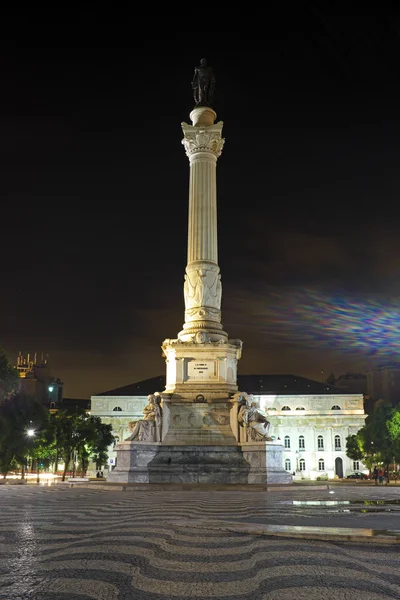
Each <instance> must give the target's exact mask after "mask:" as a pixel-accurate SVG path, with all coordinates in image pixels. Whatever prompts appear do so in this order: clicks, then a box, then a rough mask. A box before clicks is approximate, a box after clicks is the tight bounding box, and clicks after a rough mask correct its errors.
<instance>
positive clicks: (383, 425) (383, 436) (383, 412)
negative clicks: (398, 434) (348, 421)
mask: <svg viewBox="0 0 400 600" xmlns="http://www.w3.org/2000/svg"><path fill="white" fill-rule="evenodd" d="M394 413H395V409H394V408H393V407H392V405H391V404H390V403H389V402H385V401H384V400H379V401H378V402H376V403H375V406H374V409H373V411H372V413H371V414H370V415H368V417H367V418H366V420H365V425H364V427H362V428H361V429H360V431H359V432H358V434H357V435H358V436H359V437H360V439H361V443H362V446H363V448H364V451H365V454H366V455H367V457H368V459H369V461H370V463H371V466H372V464H376V463H378V464H381V465H384V466H385V467H386V470H387V472H388V475H389V465H390V463H392V462H393V458H394V456H395V455H396V447H397V444H398V441H395V440H394V438H393V436H392V435H391V434H390V431H389V423H390V422H392V430H393V432H395V431H396V420H394V421H392V419H393V417H394Z"/></svg>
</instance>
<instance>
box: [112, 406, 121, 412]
mask: <svg viewBox="0 0 400 600" xmlns="http://www.w3.org/2000/svg"><path fill="white" fill-rule="evenodd" d="M113 410H121V411H122V408H121V407H120V406H116V407H115V408H113Z"/></svg>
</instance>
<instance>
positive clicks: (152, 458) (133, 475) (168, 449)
mask: <svg viewBox="0 0 400 600" xmlns="http://www.w3.org/2000/svg"><path fill="white" fill-rule="evenodd" d="M115 450H116V452H117V466H116V467H115V469H114V470H113V471H111V473H109V475H108V477H107V481H111V482H114V483H219V484H224V483H242V484H243V483H247V480H248V473H249V470H250V465H249V464H248V463H247V462H246V460H245V459H244V458H243V455H242V452H241V450H240V448H239V447H238V446H189V445H187V446H183V445H180V446H163V445H161V444H160V443H146V442H140V443H138V442H120V443H119V444H117V445H116V447H115Z"/></svg>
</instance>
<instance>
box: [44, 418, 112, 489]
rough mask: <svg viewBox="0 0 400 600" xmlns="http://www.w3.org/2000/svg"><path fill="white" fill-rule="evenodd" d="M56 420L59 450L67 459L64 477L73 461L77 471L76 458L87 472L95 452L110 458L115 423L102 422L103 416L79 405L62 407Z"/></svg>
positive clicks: (103, 458)
mask: <svg viewBox="0 0 400 600" xmlns="http://www.w3.org/2000/svg"><path fill="white" fill-rule="evenodd" d="M53 421H54V428H55V432H56V449H57V453H58V456H61V457H62V458H63V460H64V472H63V481H65V477H66V473H67V471H68V466H69V464H70V463H71V461H72V462H73V475H75V463H76V461H79V464H80V466H81V472H82V475H84V474H85V473H86V470H87V467H88V464H89V458H90V456H91V455H92V454H95V460H97V459H99V458H101V460H104V461H105V460H107V454H106V450H107V448H108V446H109V445H110V444H112V443H113V441H114V436H113V435H112V433H111V429H112V428H111V425H106V424H104V423H102V422H101V419H100V417H97V416H94V415H89V414H88V413H87V412H86V411H85V410H84V409H83V408H80V407H76V408H73V409H71V408H70V409H66V410H64V411H59V412H58V413H56V414H55V415H54V417H53ZM57 462H58V459H57Z"/></svg>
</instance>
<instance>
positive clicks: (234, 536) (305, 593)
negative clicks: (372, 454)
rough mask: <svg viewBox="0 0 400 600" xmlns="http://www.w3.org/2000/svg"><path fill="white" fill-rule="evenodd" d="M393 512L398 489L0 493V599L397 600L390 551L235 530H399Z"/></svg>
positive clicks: (399, 509) (393, 550) (398, 547)
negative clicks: (267, 526) (273, 527)
mask: <svg viewBox="0 0 400 600" xmlns="http://www.w3.org/2000/svg"><path fill="white" fill-rule="evenodd" d="M332 491H333V493H332ZM347 502H349V504H345V503H347ZM398 502H399V503H400V486H399V487H398V488H397V487H393V488H391V487H390V486H389V487H388V488H386V487H385V488H375V487H373V486H372V487H371V486H370V487H366V486H359V487H358V486H354V485H348V486H347V485H344V486H334V489H328V488H327V486H326V487H319V488H317V487H315V488H313V487H311V486H310V487H303V488H300V487H295V486H292V488H290V489H289V488H288V489H287V490H280V491H278V490H274V491H271V492H265V491H263V492H260V491H238V490H235V491H231V490H229V491H228V490H222V491H213V490H204V491H203V490H202V491H196V490H185V491H173V490H168V488H167V487H166V488H165V490H161V491H160V490H152V489H150V488H149V489H148V490H128V491H118V490H110V489H106V488H104V489H101V488H99V489H90V487H85V488H83V487H82V488H79V487H78V486H75V487H69V486H67V485H64V486H63V485H61V484H58V485H54V486H48V487H47V486H41V485H40V486H36V485H28V486H15V485H7V486H0V509H1V513H0V514H1V518H0V599H1V600H11V599H12V600H27V599H29V600H31V599H35V600H89V599H91V600H92V599H95V600H143V599H146V600H167V599H171V600H172V599H174V600H179V599H185V600H186V599H187V600H189V599H197V600H232V599H235V600H270V599H272V598H274V599H277V600H293V598H296V600H306V599H307V600H317V599H318V600H328V599H329V600H357V599H362V600H383V599H386V598H396V599H400V544H398V543H397V544H383V543H380V542H379V541H375V543H359V542H342V541H332V540H331V541H324V540H322V539H315V540H310V539H294V538H281V537H274V536H270V535H262V534H261V533H259V532H258V531H257V530H255V532H254V533H245V532H244V531H242V530H241V529H240V528H243V526H246V527H247V526H249V527H250V526H251V527H253V528H254V527H259V528H260V532H261V531H262V528H263V527H264V526H265V524H272V525H273V524H276V525H286V526H288V528H290V527H291V526H293V525H296V526H299V525H300V526H302V525H310V524H311V525H312V526H313V527H315V528H317V529H318V528H319V529H321V530H322V528H323V527H325V526H329V527H337V528H341V527H348V528H363V529H365V528H379V529H382V528H384V529H396V528H397V529H400V518H399V517H400V504H397V503H398ZM227 524H228V525H229V527H230V528H231V530H227V528H226V525H227ZM235 527H237V530H235ZM317 529H316V530H317Z"/></svg>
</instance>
